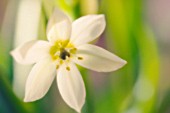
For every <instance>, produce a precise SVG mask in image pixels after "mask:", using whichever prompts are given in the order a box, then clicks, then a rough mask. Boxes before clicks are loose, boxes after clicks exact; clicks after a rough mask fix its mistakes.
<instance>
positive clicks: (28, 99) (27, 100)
mask: <svg viewBox="0 0 170 113" xmlns="http://www.w3.org/2000/svg"><path fill="white" fill-rule="evenodd" d="M36 100H37V99H31V98H27V97H25V98H24V102H33V101H36Z"/></svg>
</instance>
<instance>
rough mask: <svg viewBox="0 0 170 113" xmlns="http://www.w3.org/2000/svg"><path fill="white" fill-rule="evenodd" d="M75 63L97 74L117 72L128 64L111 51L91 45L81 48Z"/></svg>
mask: <svg viewBox="0 0 170 113" xmlns="http://www.w3.org/2000/svg"><path fill="white" fill-rule="evenodd" d="M76 56H77V57H75V58H74V61H75V62H76V63H77V64H79V65H81V66H83V67H85V68H88V69H91V70H94V71H97V72H110V71H114V70H117V69H119V68H121V67H122V66H124V65H125V64H126V61H124V60H122V59H121V58H119V57H118V56H116V55H114V54H112V53H110V52H109V51H107V50H105V49H103V48H100V47H97V46H94V45H90V44H84V45H82V46H79V48H78V50H77V53H76Z"/></svg>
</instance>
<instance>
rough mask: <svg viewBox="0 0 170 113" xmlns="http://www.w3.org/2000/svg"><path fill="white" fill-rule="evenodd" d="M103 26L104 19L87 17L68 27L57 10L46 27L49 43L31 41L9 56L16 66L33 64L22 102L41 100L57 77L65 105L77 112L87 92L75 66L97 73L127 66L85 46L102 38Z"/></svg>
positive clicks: (96, 49) (67, 20)
mask: <svg viewBox="0 0 170 113" xmlns="http://www.w3.org/2000/svg"><path fill="white" fill-rule="evenodd" d="M105 25H106V24H105V18H104V15H87V16H83V17H81V18H79V19H77V20H75V21H74V22H73V23H71V21H70V19H69V18H68V17H67V16H66V14H64V13H63V12H62V11H60V10H58V9H56V10H55V11H54V13H53V15H52V17H51V19H50V20H49V23H48V27H47V37H48V41H43V40H36V41H35V40H34V41H30V42H27V43H24V44H22V45H21V46H19V47H18V48H16V49H15V50H13V51H12V52H11V54H12V56H13V57H14V59H15V60H16V61H17V62H18V63H21V64H34V63H35V65H34V66H33V68H32V70H31V72H30V73H29V76H28V79H27V81H26V90H25V99H24V101H25V102H30V101H35V100H38V99H40V98H42V97H43V96H44V95H45V94H46V93H47V91H48V90H49V88H50V86H51V84H52V82H53V80H54V79H55V77H56V81H57V84H58V89H59V92H60V94H61V96H62V98H63V99H64V101H65V102H66V103H67V104H68V105H69V106H70V107H71V108H73V109H75V110H76V111H77V112H80V111H81V108H82V106H83V104H84V102H85V96H86V92H85V86H84V82H83V79H82V77H81V74H80V72H79V70H78V69H77V67H76V65H75V64H78V65H80V66H83V67H85V68H88V69H91V70H94V71H97V72H110V71H114V70H117V69H119V68H121V67H122V66H124V65H125V64H126V61H124V60H122V59H121V58H119V57H118V56H116V55H114V54H112V53H110V52H108V51H107V50H105V49H102V48H100V47H97V46H95V45H91V44H88V43H89V42H91V41H93V40H95V39H96V38H97V37H99V36H100V35H101V33H102V32H103V31H104V29H105Z"/></svg>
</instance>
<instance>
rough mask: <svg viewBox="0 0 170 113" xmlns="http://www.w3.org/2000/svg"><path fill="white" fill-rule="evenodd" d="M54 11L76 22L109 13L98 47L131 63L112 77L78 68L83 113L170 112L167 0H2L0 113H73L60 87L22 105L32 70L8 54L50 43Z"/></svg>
mask: <svg viewBox="0 0 170 113" xmlns="http://www.w3.org/2000/svg"><path fill="white" fill-rule="evenodd" d="M55 7H58V8H59V9H61V10H63V11H65V12H66V13H67V14H68V15H70V17H71V18H72V20H74V19H76V18H79V17H80V16H83V15H87V14H101V13H102V14H105V16H106V21H107V28H106V30H105V32H104V33H103V35H102V36H101V37H100V38H99V39H98V40H97V41H96V42H95V43H96V44H97V45H99V46H102V47H104V48H106V49H107V50H109V51H111V52H113V53H115V54H116V55H118V56H120V57H121V58H123V59H125V60H126V61H127V62H128V64H127V65H126V66H125V67H123V68H122V69H120V70H117V71H115V72H111V73H97V72H94V71H89V70H86V69H84V68H81V69H80V70H81V74H82V76H83V79H84V81H85V86H86V92H87V96H86V103H85V105H84V107H83V109H82V113H170V82H169V81H170V74H169V73H170V68H169V67H170V50H169V49H170V13H169V12H170V1H169V0H0V113H75V111H74V110H72V109H71V108H70V107H68V106H67V105H66V104H65V102H64V101H63V100H62V98H61V96H60V94H59V92H58V89H57V88H56V83H53V85H52V87H51V88H50V91H49V92H48V93H47V95H46V96H45V97H44V98H42V99H40V100H38V101H36V102H31V103H24V102H23V97H24V87H25V80H26V78H27V76H28V73H29V71H30V69H31V66H26V65H20V64H17V63H16V62H14V61H13V59H12V57H11V56H10V54H9V53H10V51H11V50H12V49H13V48H15V47H16V46H18V45H20V44H22V43H24V42H26V41H29V40H33V39H44V40H46V25H47V22H48V19H49V17H50V15H51V14H52V12H53V9H54V8H55Z"/></svg>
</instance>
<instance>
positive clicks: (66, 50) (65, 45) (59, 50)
mask: <svg viewBox="0 0 170 113" xmlns="http://www.w3.org/2000/svg"><path fill="white" fill-rule="evenodd" d="M75 52H76V48H75V47H74V45H73V44H71V43H69V40H58V41H56V43H55V44H54V45H53V46H51V48H50V55H51V57H52V59H53V60H61V62H62V60H66V59H68V58H70V57H71V56H72V55H73V54H75Z"/></svg>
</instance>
